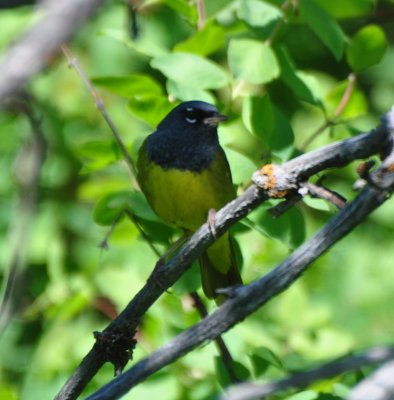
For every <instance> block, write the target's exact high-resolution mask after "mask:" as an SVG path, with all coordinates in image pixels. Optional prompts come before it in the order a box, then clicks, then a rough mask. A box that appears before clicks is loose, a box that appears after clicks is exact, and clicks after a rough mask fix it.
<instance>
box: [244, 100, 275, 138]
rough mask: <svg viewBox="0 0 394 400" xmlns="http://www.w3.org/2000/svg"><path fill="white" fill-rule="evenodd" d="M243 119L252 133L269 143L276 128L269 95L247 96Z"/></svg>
mask: <svg viewBox="0 0 394 400" xmlns="http://www.w3.org/2000/svg"><path fill="white" fill-rule="evenodd" d="M242 121H243V123H244V125H245V126H246V128H247V129H248V130H249V131H250V132H251V133H253V134H254V135H256V136H257V137H258V138H259V139H260V140H261V141H262V143H264V144H266V145H268V143H269V140H270V138H271V135H272V132H273V129H274V114H273V110H272V105H271V101H270V98H269V96H268V95H265V96H263V97H261V96H248V97H245V99H244V102H243V107H242Z"/></svg>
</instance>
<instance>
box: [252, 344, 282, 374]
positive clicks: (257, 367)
mask: <svg viewBox="0 0 394 400" xmlns="http://www.w3.org/2000/svg"><path fill="white" fill-rule="evenodd" d="M250 359H251V362H252V366H253V372H254V375H255V376H261V375H263V374H264V373H265V372H266V371H267V369H268V367H269V366H271V365H272V366H274V367H275V368H278V369H280V370H283V369H284V367H283V363H282V361H281V360H280V358H279V357H278V356H277V355H276V354H274V353H273V352H272V351H271V350H270V349H269V348H267V347H258V348H256V349H255V350H253V353H252V354H251V355H250Z"/></svg>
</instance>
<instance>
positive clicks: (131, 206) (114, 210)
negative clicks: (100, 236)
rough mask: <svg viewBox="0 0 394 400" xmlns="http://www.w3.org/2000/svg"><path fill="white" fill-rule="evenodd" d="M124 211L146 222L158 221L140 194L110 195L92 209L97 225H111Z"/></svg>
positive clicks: (125, 192) (119, 193) (127, 192)
mask: <svg viewBox="0 0 394 400" xmlns="http://www.w3.org/2000/svg"><path fill="white" fill-rule="evenodd" d="M124 210H129V211H130V212H132V213H133V214H135V215H136V216H138V217H140V218H143V219H145V220H148V221H153V222H157V221H159V219H158V217H157V216H156V214H155V213H154V212H153V211H152V209H151V208H150V207H149V205H148V203H147V201H146V200H145V197H144V196H143V195H142V193H139V192H134V191H128V190H125V191H120V192H116V193H110V194H108V195H106V196H104V197H103V198H101V199H100V200H99V201H98V202H97V204H96V206H95V208H94V211H93V218H94V221H95V222H96V223H97V224H99V225H104V226H106V225H111V224H112V223H113V222H114V221H115V219H116V218H117V217H118V216H119V214H120V213H121V212H122V211H124Z"/></svg>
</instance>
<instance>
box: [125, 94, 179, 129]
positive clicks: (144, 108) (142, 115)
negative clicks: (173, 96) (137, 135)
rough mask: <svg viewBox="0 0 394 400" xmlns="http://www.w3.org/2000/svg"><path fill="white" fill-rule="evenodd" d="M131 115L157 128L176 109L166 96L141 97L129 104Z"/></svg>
mask: <svg viewBox="0 0 394 400" xmlns="http://www.w3.org/2000/svg"><path fill="white" fill-rule="evenodd" d="M127 106H128V109H129V110H130V112H131V114H132V115H133V116H134V117H136V118H138V119H141V120H142V121H144V122H145V123H146V124H148V125H149V126H151V127H153V128H155V127H156V126H157V125H158V124H159V122H160V121H161V120H162V119H163V118H164V117H165V116H166V115H167V114H168V113H169V112H170V110H171V109H172V108H173V107H174V105H173V104H170V103H169V102H168V100H167V99H166V98H165V97H164V96H154V95H153V96H150V95H147V96H141V97H136V98H133V99H130V101H129V102H128V104H127Z"/></svg>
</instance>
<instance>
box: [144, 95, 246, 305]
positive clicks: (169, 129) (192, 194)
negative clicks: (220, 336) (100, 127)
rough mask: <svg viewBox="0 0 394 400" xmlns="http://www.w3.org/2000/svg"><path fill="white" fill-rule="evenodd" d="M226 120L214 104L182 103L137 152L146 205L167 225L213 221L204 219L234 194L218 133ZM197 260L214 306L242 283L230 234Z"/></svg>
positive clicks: (192, 227)
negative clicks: (223, 293) (225, 293)
mask: <svg viewBox="0 0 394 400" xmlns="http://www.w3.org/2000/svg"><path fill="white" fill-rule="evenodd" d="M226 119H227V117H226V116H224V115H222V114H220V113H219V111H218V110H217V108H216V107H215V106H213V105H212V104H209V103H206V102H203V101H196V100H194V101H186V102H183V103H181V104H179V105H178V106H176V107H175V108H173V109H172V110H171V111H170V112H169V113H168V114H167V115H166V116H165V117H164V119H163V120H162V121H161V122H160V123H159V124H158V126H157V128H156V131H155V132H153V133H151V134H150V135H148V136H147V137H146V139H145V140H144V142H143V144H142V145H141V147H140V150H139V152H138V160H137V181H138V183H139V186H140V188H141V190H142V192H143V193H144V195H145V197H146V199H147V201H148V203H149V204H150V206H151V208H152V209H153V211H154V212H155V213H156V214H157V215H158V216H159V217H160V218H161V219H162V220H163V221H164V222H165V223H166V224H169V225H172V226H176V227H178V228H181V229H182V230H183V231H184V233H185V235H191V234H192V233H193V232H194V231H196V230H197V229H198V228H199V227H200V226H201V225H203V224H204V223H205V222H207V221H209V222H210V223H212V222H213V221H212V219H211V218H208V217H209V216H212V215H213V216H214V210H219V209H220V208H222V207H223V206H224V205H225V204H227V203H228V202H230V201H231V200H233V199H234V198H235V196H236V191H235V188H234V185H233V182H232V176H231V171H230V166H229V163H228V160H227V157H226V155H225V152H224V150H223V149H222V147H221V146H220V143H219V138H218V132H217V127H218V125H219V123H220V122H222V121H224V120H226ZM210 226H212V228H213V225H210ZM212 232H213V233H214V230H212ZM199 264H200V272H201V281H202V288H203V291H204V293H205V295H206V297H207V298H209V299H214V300H215V302H216V303H217V304H221V303H222V302H223V301H224V300H225V297H224V296H223V295H220V294H218V293H217V290H218V289H223V288H227V287H230V286H235V285H241V284H242V279H241V276H240V271H239V268H238V263H237V259H236V256H235V250H234V238H233V237H232V236H231V234H230V233H229V232H226V233H224V234H223V235H222V236H221V237H219V238H218V239H217V240H216V241H215V242H214V243H213V244H212V245H211V246H210V247H208V248H207V250H206V251H205V253H203V254H202V255H201V256H200V257H199Z"/></svg>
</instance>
